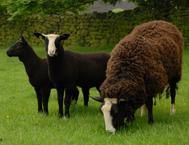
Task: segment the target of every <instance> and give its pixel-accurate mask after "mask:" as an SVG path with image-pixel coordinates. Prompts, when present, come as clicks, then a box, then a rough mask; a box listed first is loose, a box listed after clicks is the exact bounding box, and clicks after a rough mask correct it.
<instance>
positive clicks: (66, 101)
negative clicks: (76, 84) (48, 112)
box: [64, 88, 74, 118]
mask: <svg viewBox="0 0 189 145" xmlns="http://www.w3.org/2000/svg"><path fill="white" fill-rule="evenodd" d="M73 91H74V89H72V88H67V89H66V96H65V99H64V105H65V116H66V117H68V118H69V117H70V111H69V110H70V104H71V101H72V97H73V94H74V93H73Z"/></svg>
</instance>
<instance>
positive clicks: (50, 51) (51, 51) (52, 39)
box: [45, 34, 59, 56]
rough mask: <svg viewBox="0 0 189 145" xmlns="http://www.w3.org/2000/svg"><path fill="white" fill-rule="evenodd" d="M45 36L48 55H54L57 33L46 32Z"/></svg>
mask: <svg viewBox="0 0 189 145" xmlns="http://www.w3.org/2000/svg"><path fill="white" fill-rule="evenodd" d="M45 37H47V38H48V40H49V43H48V55H49V56H54V55H55V54H56V49H57V48H56V46H55V40H56V38H57V37H59V35H57V34H48V35H45Z"/></svg>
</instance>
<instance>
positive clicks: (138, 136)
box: [0, 48, 189, 145]
mask: <svg viewBox="0 0 189 145" xmlns="http://www.w3.org/2000/svg"><path fill="white" fill-rule="evenodd" d="M36 50H37V53H38V54H40V55H43V54H44V50H43V49H42V48H36ZM76 50H78V49H76ZM82 50H84V49H82ZM85 50H86V51H87V50H88V48H86V49H85ZM188 50H189V49H188ZM188 50H186V51H185V53H184V61H183V64H184V65H183V77H182V80H181V82H180V83H179V85H178V95H177V97H176V109H177V112H176V114H175V115H172V116H171V115H169V107H170V98H169V99H165V96H163V98H162V99H161V100H159V99H158V100H157V104H156V106H154V119H155V122H154V124H153V125H149V124H148V123H147V116H144V117H140V116H139V113H138V112H137V113H136V119H135V121H134V122H133V123H132V124H130V125H129V126H128V127H127V128H122V129H121V130H119V131H118V132H116V134H115V135H111V134H109V133H106V132H105V130H104V122H103V115H102V114H101V113H100V111H99V104H98V103H97V102H94V101H93V100H90V101H89V107H84V106H83V96H82V93H81V91H80V96H79V102H78V104H77V105H75V106H74V105H71V110H70V111H71V118H70V119H67V120H64V119H59V118H58V114H57V111H58V104H57V96H56V92H55V90H53V91H52V93H51V96H50V100H49V116H45V115H42V114H38V113H37V100H36V96H35V93H34V91H33V88H32V87H31V86H30V85H29V83H28V78H27V76H26V73H25V71H24V66H23V64H21V62H20V61H19V60H18V59H17V58H9V57H7V56H6V51H5V50H4V49H0V58H1V63H0V74H1V75H0V80H1V81H0V114H1V115H0V145H188V144H189V143H188V136H189V115H188V114H189V109H188V104H189V100H188V94H189V90H188V82H189V66H188V64H189V59H188V58H189V51H188ZM90 94H91V96H96V95H98V93H97V91H96V90H95V89H92V90H91V91H90Z"/></svg>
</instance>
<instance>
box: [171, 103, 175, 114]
mask: <svg viewBox="0 0 189 145" xmlns="http://www.w3.org/2000/svg"><path fill="white" fill-rule="evenodd" d="M175 113H176V109H175V105H174V104H172V105H171V109H170V115H174V114H175Z"/></svg>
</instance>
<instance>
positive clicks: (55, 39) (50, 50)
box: [34, 32, 69, 57]
mask: <svg viewBox="0 0 189 145" xmlns="http://www.w3.org/2000/svg"><path fill="white" fill-rule="evenodd" d="M34 35H35V36H37V37H39V36H41V37H42V38H43V40H44V41H45V48H46V52H47V54H48V56H50V57H53V56H56V55H57V54H58V52H59V51H58V50H60V49H63V48H62V42H63V40H67V39H68V37H69V34H62V35H57V34H47V35H45V34H41V33H37V32H36V33H34Z"/></svg>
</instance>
